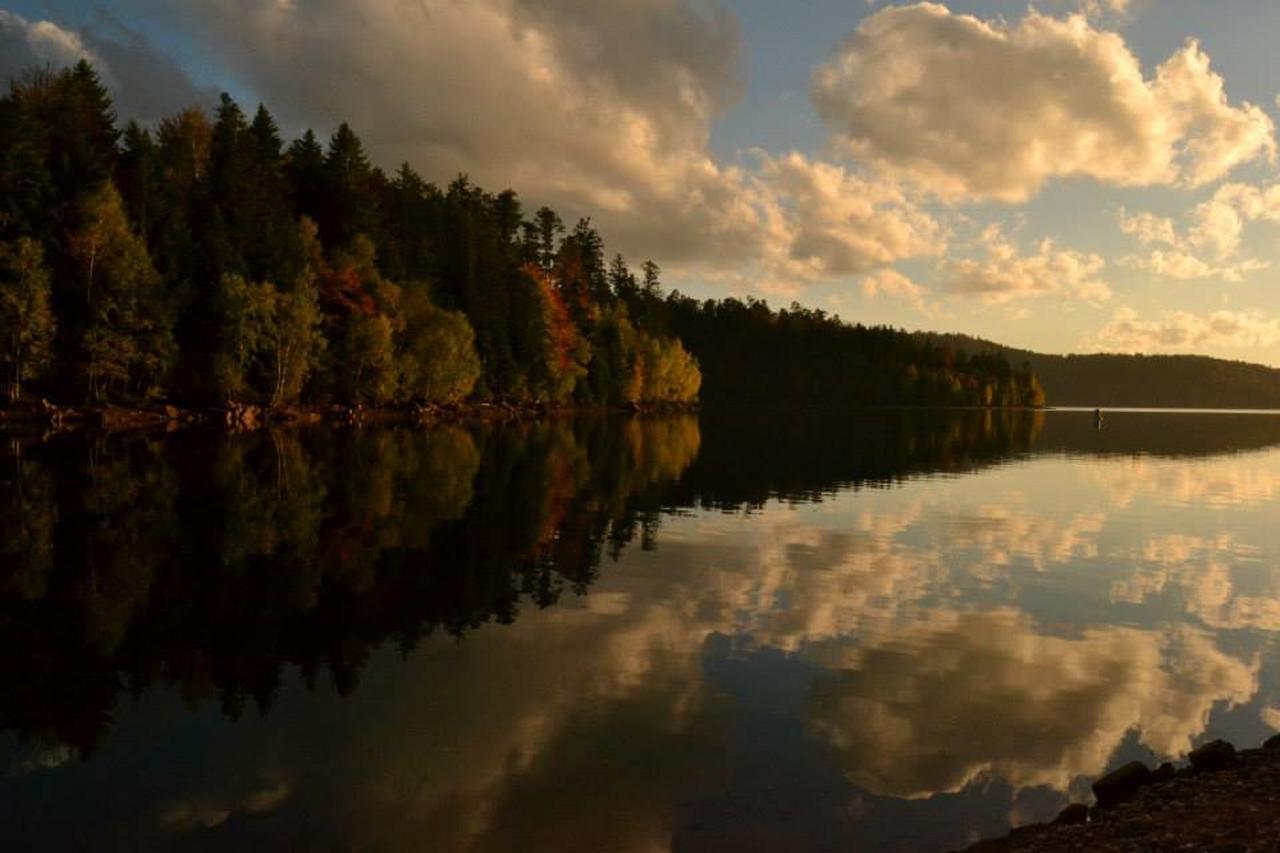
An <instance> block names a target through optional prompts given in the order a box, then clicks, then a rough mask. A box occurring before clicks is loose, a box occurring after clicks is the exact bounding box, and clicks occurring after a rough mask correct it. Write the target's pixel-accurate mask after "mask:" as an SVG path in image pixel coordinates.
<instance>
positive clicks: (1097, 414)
mask: <svg viewBox="0 0 1280 853" xmlns="http://www.w3.org/2000/svg"><path fill="white" fill-rule="evenodd" d="M1093 428H1094V429H1102V409H1094V410H1093Z"/></svg>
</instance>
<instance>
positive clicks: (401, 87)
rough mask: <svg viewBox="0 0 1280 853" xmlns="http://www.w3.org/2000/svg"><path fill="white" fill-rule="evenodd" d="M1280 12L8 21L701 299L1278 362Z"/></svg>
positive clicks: (1265, 5) (1110, 8) (1030, 340)
mask: <svg viewBox="0 0 1280 853" xmlns="http://www.w3.org/2000/svg"><path fill="white" fill-rule="evenodd" d="M1277 31H1280V4H1276V3H1274V2H1269V1H1268V0H1222V2H1214V3H1208V2H1204V0H1042V2H1041V3H1039V4H1038V5H1035V6H1030V5H1027V4H1026V3H1023V2H1006V1H1005V0H983V2H967V1H966V0H953V2H950V3H918V4H897V3H888V2H882V1H881V0H877V2H867V0H839V2H837V0H806V2H803V3H795V2H784V0H593V2H589V3H588V2H583V0H114V2H107V1H106V0H99V2H92V0H0V76H7V75H9V74H12V73H14V72H16V71H17V70H20V69H21V68H23V67H25V66H27V65H29V64H31V63H33V62H40V63H52V64H55V65H57V64H61V63H67V62H72V61H74V60H76V59H78V58H80V57H88V58H90V59H92V60H93V61H94V62H95V63H96V64H97V65H98V67H99V68H100V70H101V71H102V73H103V76H104V79H105V80H106V81H107V83H108V85H109V86H110V88H111V89H112V92H113V94H114V95H115V97H116V99H117V105H118V109H119V112H120V114H121V116H122V117H129V118H138V119H140V120H142V121H155V120H156V119H158V118H159V117H160V116H163V115H165V114H167V113H169V112H173V111H175V110H176V109H178V108H181V107H183V106H187V105H191V104H207V105H211V104H212V103H214V102H215V101H216V97H217V93H218V92H219V91H223V90H225V91H228V92H230V93H231V94H232V95H233V96H235V97H236V98H237V99H238V100H240V101H241V102H243V103H244V104H245V105H246V106H247V107H248V108H250V109H252V108H254V107H256V105H257V103H258V102H259V101H262V102H265V103H266V105H267V106H268V108H270V109H271V111H272V112H273V113H274V114H275V115H276V117H277V119H278V120H279V121H280V123H281V125H282V126H283V127H284V128H285V129H286V130H287V131H289V132H290V133H298V132H300V131H301V130H303V129H305V128H307V127H313V128H315V129H316V130H317V132H320V133H326V132H329V131H331V130H332V129H333V128H334V127H335V126H336V125H337V123H338V122H340V121H343V120H346V121H349V122H350V123H351V124H352V126H353V127H354V128H355V129H356V131H357V132H358V133H359V134H360V135H361V137H362V138H363V139H364V141H365V143H366V145H367V146H368V148H369V150H370V152H371V153H372V155H373V157H374V159H375V160H376V161H377V162H378V163H379V164H380V165H383V166H384V167H386V168H393V167H394V166H396V165H397V164H398V163H400V162H402V161H408V162H410V163H411V164H413V165H414V166H415V167H416V168H418V170H419V171H420V172H422V173H423V174H424V175H425V176H427V177H428V178H430V179H433V180H436V181H437V182H441V183H443V182H447V181H448V180H449V179H451V178H452V177H453V176H454V175H456V174H458V173H460V172H465V173H467V174H469V175H470V176H471V177H472V178H473V180H475V181H477V182H478V183H480V184H481V185H482V186H485V187H487V188H489V189H492V190H495V191H496V190H499V189H503V188H506V187H513V188H515V189H517V190H518V191H519V192H520V194H521V197H522V198H523V200H524V202H525V204H526V206H527V207H528V208H529V209H530V210H532V209H534V208H536V207H537V206H540V205H542V204H550V205H551V206H553V207H554V208H556V209H557V210H558V211H559V212H560V213H561V215H562V216H563V217H564V218H565V219H566V220H567V221H573V220H575V219H577V218H578V217H580V216H590V217H591V218H592V221H593V223H595V224H596V225H597V226H598V227H599V228H600V229H601V231H602V232H603V234H604V236H605V239H606V241H607V244H608V246H609V248H610V249H616V250H619V251H621V252H623V253H624V254H625V255H626V256H627V257H628V259H629V260H631V262H632V263H633V264H638V263H639V262H640V261H641V260H643V259H645V258H652V259H653V260H656V261H657V262H658V263H659V264H660V265H661V266H662V268H663V270H664V280H665V281H666V283H667V285H668V286H669V287H673V288H678V289H679V290H681V291H682V292H685V293H688V294H691V295H695V296H698V297H723V296H730V295H733V296H739V297H744V296H748V295H750V296H755V297H757V298H765V299H768V300H769V302H770V303H771V304H774V305H786V304H789V303H790V302H792V301H797V302H799V303H801V304H803V305H806V306H809V307H813V308H821V309H823V310H826V311H829V312H832V313H837V314H839V315H840V316H841V317H843V318H845V319H847V320H851V321H858V322H864V323H888V324H892V325H895V326H900V327H905V328H909V329H934V330H939V331H959V332H965V333H969V334H974V335H979V336H982V337H987V338H990V339H993V340H997V341H999V342H1001V343H1005V344H1008V345H1012V346H1022V347H1026V348H1030V349H1036V350H1040V351H1046V352H1092V351H1103V350H1105V351H1121V352H1137V351H1142V352H1198V353H1207V354H1211V355H1217V356H1222V357H1227V358H1238V359H1243V360H1248V361H1259V362H1263V363H1268V364H1273V365H1280V288H1277V286H1276V284H1277V282H1278V281H1280V173H1278V172H1277V169H1278V168H1280V164H1278V161H1277V141H1276V122H1277V120H1278V119H1280V106H1278V105H1277V104H1278V96H1280V64H1278V63H1275V62H1274V61H1273V54H1274V45H1273V41H1274V33H1275V32H1277Z"/></svg>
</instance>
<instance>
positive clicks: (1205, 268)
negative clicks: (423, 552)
mask: <svg viewBox="0 0 1280 853" xmlns="http://www.w3.org/2000/svg"><path fill="white" fill-rule="evenodd" d="M1185 220H1186V221H1185V222H1184V223H1183V224H1182V225H1181V226H1179V225H1178V224H1177V223H1175V222H1174V220H1173V219H1171V218H1169V217H1164V216H1157V215H1155V214H1153V213H1150V212H1147V211H1139V212H1137V213H1132V214H1131V213H1129V212H1128V211H1127V210H1125V209H1124V208H1121V210H1120V214H1119V224H1120V230H1121V231H1122V232H1124V233H1125V234H1128V235H1130V236H1132V237H1134V238H1135V239H1136V240H1137V241H1138V242H1139V243H1140V244H1142V245H1143V246H1144V247H1147V250H1148V251H1147V254H1144V255H1132V254H1131V255H1126V256H1124V257H1123V258H1121V259H1120V261H1121V263H1122V264H1124V265H1125V266H1128V267H1130V268H1132V269H1138V270H1142V271H1144V272H1148V273H1151V274H1152V275H1155V276H1159V277H1161V278H1171V279H1179V280H1191V279H1206V278H1214V279H1218V280H1219V281H1226V282H1238V281H1242V280H1243V279H1244V277H1245V276H1246V275H1248V274H1249V273H1251V272H1256V271H1258V270H1263V269H1267V268H1269V267H1270V266H1271V265H1270V264H1269V263H1268V262H1266V261H1264V260H1261V259H1260V258H1253V257H1243V258H1239V257H1238V255H1239V254H1240V251H1239V250H1240V244H1241V239H1242V237H1243V235H1244V229H1245V225H1246V224H1247V223H1249V222H1253V221H1259V220H1263V221H1270V222H1280V188H1277V187H1274V186H1273V187H1268V188H1265V189H1264V188H1259V187H1253V186H1249V185H1246V184H1225V185H1223V186H1221V187H1219V188H1218V190H1217V191H1216V192H1215V193H1214V194H1213V196H1212V197H1211V198H1209V199H1208V200H1206V201H1204V202H1201V203H1200V204H1198V205H1196V206H1195V207H1194V208H1192V210H1191V211H1190V212H1189V213H1188V214H1187V215H1186V217H1185Z"/></svg>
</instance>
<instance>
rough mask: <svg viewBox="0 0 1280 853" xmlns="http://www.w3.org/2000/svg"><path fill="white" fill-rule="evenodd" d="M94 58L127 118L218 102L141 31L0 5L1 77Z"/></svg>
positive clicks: (152, 116) (109, 22)
mask: <svg viewBox="0 0 1280 853" xmlns="http://www.w3.org/2000/svg"><path fill="white" fill-rule="evenodd" d="M81 59H84V60H87V61H88V62H91V63H92V64H93V66H94V67H95V68H96V69H97V70H98V73H99V75H100V76H101V78H102V81H103V83H104V84H105V85H106V87H107V88H108V90H109V91H110V92H111V95H112V97H113V99H114V100H115V103H116V109H117V111H118V112H119V114H120V115H121V117H123V118H133V119H138V120H141V121H154V120H156V119H159V118H161V117H163V116H165V115H168V114H170V113H173V112H176V111H177V110H180V109H184V108H186V107H190V106H204V105H208V104H212V103H214V102H215V101H216V92H215V91H214V90H213V89H211V88H207V87H201V86H198V85H196V84H195V83H193V82H192V80H191V78H190V77H189V76H188V75H187V74H186V72H185V71H183V69H182V68H181V67H179V66H178V65H177V64H176V63H175V62H174V61H173V60H172V59H171V58H170V57H168V56H166V55H165V54H164V53H161V52H160V51H158V50H157V49H156V48H155V47H154V46H153V45H152V44H151V43H150V41H148V40H147V39H146V38H145V37H144V36H143V35H141V34H140V33H138V32H136V31H134V30H131V29H129V28H128V27H126V26H124V25H123V24H121V23H120V22H118V21H115V20H114V19H111V18H109V17H105V16H103V17H102V19H101V22H100V23H99V24H98V25H97V26H95V27H93V28H89V29H85V30H76V29H71V28H67V27H64V26H61V25H59V24H57V23H55V22H53V21H30V20H27V19H26V18H24V17H22V16H21V15H18V14H16V13H14V12H6V11H4V10H3V9H0V80H8V79H11V78H14V77H17V76H19V75H21V74H23V73H24V72H26V71H28V70H30V69H32V68H43V67H51V68H55V69H56V68H65V67H66V66H69V65H74V64H75V63H77V62H79V61H80V60H81Z"/></svg>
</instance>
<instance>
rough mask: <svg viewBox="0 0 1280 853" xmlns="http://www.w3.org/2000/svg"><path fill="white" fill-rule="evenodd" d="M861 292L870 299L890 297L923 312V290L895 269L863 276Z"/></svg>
mask: <svg viewBox="0 0 1280 853" xmlns="http://www.w3.org/2000/svg"><path fill="white" fill-rule="evenodd" d="M862 292H863V293H864V294H866V295H867V296H870V297H876V296H890V297H894V298H897V299H901V300H903V301H904V302H907V303H910V304H911V305H913V306H915V307H916V308H917V309H918V310H921V311H924V310H925V302H924V296H925V289H924V288H923V287H921V286H920V285H918V284H916V283H915V282H914V281H912V280H911V279H910V278H908V277H907V276H905V275H903V274H902V273H900V272H898V271H897V270H895V269H883V270H878V271H876V272H873V273H871V274H870V275H867V276H864V277H863V279H862Z"/></svg>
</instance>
